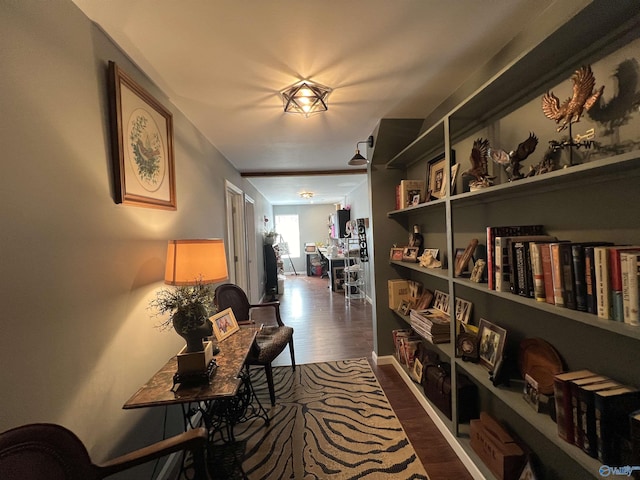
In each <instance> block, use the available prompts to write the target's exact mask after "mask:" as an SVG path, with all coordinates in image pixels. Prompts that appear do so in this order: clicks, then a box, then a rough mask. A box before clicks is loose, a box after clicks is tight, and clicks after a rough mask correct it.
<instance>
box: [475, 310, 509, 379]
mask: <svg viewBox="0 0 640 480" xmlns="http://www.w3.org/2000/svg"><path fill="white" fill-rule="evenodd" d="M506 338H507V331H506V330H505V329H504V328H501V327H498V326H497V325H494V324H493V323H491V322H489V321H487V320H485V319H484V318H481V319H480V325H478V342H479V343H478V357H479V358H480V363H481V364H482V365H484V366H485V367H487V368H488V369H489V371H493V370H494V368H495V367H496V364H497V363H498V362H499V360H501V359H502V351H503V349H504V343H505V340H506Z"/></svg>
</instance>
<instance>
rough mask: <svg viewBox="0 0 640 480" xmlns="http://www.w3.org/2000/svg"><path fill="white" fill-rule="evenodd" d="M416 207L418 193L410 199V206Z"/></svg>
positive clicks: (418, 198)
mask: <svg viewBox="0 0 640 480" xmlns="http://www.w3.org/2000/svg"><path fill="white" fill-rule="evenodd" d="M416 205H420V194H418V193H416V194H415V195H414V196H413V197H412V198H411V206H412V207H415V206H416Z"/></svg>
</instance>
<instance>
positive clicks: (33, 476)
mask: <svg viewBox="0 0 640 480" xmlns="http://www.w3.org/2000/svg"><path fill="white" fill-rule="evenodd" d="M206 441H207V431H206V429H204V428H197V429H193V430H189V431H188V432H185V433H182V434H180V435H176V436H175V437H171V438H168V439H166V440H162V441H160V442H158V443H155V444H153V445H150V446H148V447H144V448H141V449H139V450H136V451H134V452H131V453H128V454H126V455H123V456H121V457H118V458H115V459H113V460H110V461H108V462H105V463H103V464H100V465H96V464H94V463H93V462H92V461H91V458H89V453H88V452H87V449H86V448H85V446H84V444H83V443H82V441H81V440H80V439H79V438H78V437H77V436H76V435H75V434H74V433H73V432H71V431H70V430H67V429H66V428H65V427H62V426H60V425H55V424H51V423H32V424H28V425H23V426H20V427H16V428H13V429H11V430H7V431H6V432H4V433H1V434H0V478H2V480H99V479H102V478H105V477H108V476H110V475H114V474H116V473H118V472H121V471H123V470H127V469H129V468H131V467H135V466H137V465H141V464H143V463H146V462H149V461H151V460H156V459H158V458H161V457H164V456H165V455H168V454H170V453H173V452H179V451H183V450H187V451H190V452H191V453H192V455H193V459H194V470H195V472H194V475H195V476H194V478H195V479H198V480H206V479H207V478H209V477H208V476H207V471H206V465H205V458H204V452H205V444H206Z"/></svg>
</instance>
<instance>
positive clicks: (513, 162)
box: [508, 133, 538, 180]
mask: <svg viewBox="0 0 640 480" xmlns="http://www.w3.org/2000/svg"><path fill="white" fill-rule="evenodd" d="M537 146H538V137H536V136H535V135H534V134H533V133H529V137H528V138H527V139H526V140H525V141H524V142H522V143H520V144H519V145H518V148H516V150H515V151H513V152H509V160H510V164H509V167H508V170H510V171H511V178H510V179H511V180H518V179H520V178H523V177H524V175H523V174H522V173H520V168H521V166H520V162H523V161H524V160H525V159H526V158H527V157H528V156H529V155H531V154H532V153H533V152H534V151H535V149H536V147H537Z"/></svg>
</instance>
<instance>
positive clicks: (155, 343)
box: [0, 0, 270, 478]
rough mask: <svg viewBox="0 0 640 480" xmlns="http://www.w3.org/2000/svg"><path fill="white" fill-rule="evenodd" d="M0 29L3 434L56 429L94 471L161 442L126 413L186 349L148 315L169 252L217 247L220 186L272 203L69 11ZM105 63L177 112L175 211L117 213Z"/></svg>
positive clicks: (15, 19)
mask: <svg viewBox="0 0 640 480" xmlns="http://www.w3.org/2000/svg"><path fill="white" fill-rule="evenodd" d="M0 31H2V32H3V33H2V44H1V46H0V60H1V63H2V66H3V67H2V75H1V76H0V105H2V115H1V116H0V145H2V173H1V174H0V219H1V220H0V221H1V228H0V232H1V233H0V272H1V274H0V292H1V293H0V295H1V299H2V301H1V302H0V303H1V304H2V309H1V310H0V311H1V313H0V327H1V332H2V334H1V335H0V364H1V365H2V368H1V369H0V384H1V385H2V396H1V397H0V431H4V430H5V429H8V428H11V427H14V426H17V425H20V424H24V423H31V422H54V423H60V424H63V425H65V426H67V427H68V428H70V429H71V430H73V431H74V432H76V433H77V434H78V435H79V436H80V438H81V439H82V440H83V441H84V442H85V444H86V445H87V447H88V449H89V452H90V454H91V455H92V457H93V458H94V459H95V460H97V461H101V460H103V459H105V458H106V457H108V456H111V455H112V454H114V453H119V451H122V450H126V449H128V448H131V447H138V446H141V445H143V444H147V443H150V442H152V441H156V440H159V439H160V438H161V436H162V417H163V410H162V409H160V408H157V409H142V410H137V411H124V410H122V405H123V404H124V403H125V402H126V401H127V399H128V398H129V397H130V396H131V395H132V394H133V393H134V392H135V391H136V390H137V389H138V388H139V387H140V386H141V385H142V384H143V383H144V382H146V380H147V379H148V378H149V377H150V376H151V375H153V374H154V373H155V372H156V371H157V370H158V369H159V368H160V367H161V366H162V365H163V364H164V362H166V361H167V360H168V358H169V357H171V356H172V355H173V354H175V353H176V352H177V351H178V350H179V349H180V348H181V346H182V344H183V340H182V339H181V338H180V337H179V336H178V335H176V334H175V333H174V332H172V331H170V332H164V333H161V332H159V331H158V330H157V329H155V328H154V325H155V324H156V322H157V319H154V318H151V317H150V311H149V310H148V309H147V305H148V303H149V301H150V300H151V299H152V298H153V297H154V293H155V292H156V291H157V290H158V289H159V288H160V287H162V286H163V284H162V278H163V273H164V256H165V251H166V242H167V240H168V239H171V238H196V237H224V235H225V231H226V228H225V209H224V181H225V179H229V180H230V181H232V182H233V183H234V184H236V185H239V186H242V188H244V189H245V190H246V191H247V193H249V194H250V195H251V196H252V197H253V198H254V199H255V200H256V213H257V214H258V215H261V213H262V212H265V213H266V214H269V213H270V206H269V205H268V204H267V203H266V202H265V200H264V199H263V197H262V196H261V195H260V194H259V193H258V192H257V191H255V189H253V188H252V187H251V186H250V185H249V184H248V182H245V181H244V180H243V179H242V178H241V177H240V175H239V174H238V172H237V171H236V170H235V169H234V168H233V167H232V166H231V164H230V163H229V162H228V161H227V160H226V159H225V158H224V157H223V156H222V155H221V154H220V153H219V152H218V151H217V150H216V149H215V147H213V146H212V145H211V144H209V142H207V141H206V140H205V139H204V137H203V136H202V135H201V134H200V133H199V132H198V131H197V130H196V129H195V128H194V127H193V125H192V124H191V123H190V122H189V121H188V120H187V119H186V118H185V117H184V116H183V115H182V114H181V113H180V112H179V111H178V110H177V109H176V108H175V107H173V106H172V105H171V103H170V102H169V100H168V99H167V98H166V96H165V95H163V93H162V92H161V91H159V90H158V89H157V88H156V87H155V86H154V85H153V84H152V83H151V82H150V81H149V80H148V79H147V78H146V77H145V75H144V74H143V73H142V72H140V71H139V70H138V69H137V68H135V66H134V65H132V64H131V62H129V61H128V59H127V58H126V57H125V56H124V55H123V54H122V53H121V52H120V51H119V50H118V49H117V48H116V47H115V46H114V45H113V44H112V43H111V42H110V40H108V39H107V37H105V36H104V35H103V34H102V33H101V31H100V30H99V29H98V28H96V27H95V26H94V25H93V24H92V23H91V22H90V21H89V20H88V19H87V18H86V17H85V16H84V15H83V14H82V13H81V12H80V10H79V9H78V8H77V7H76V6H75V5H74V4H73V3H71V2H70V1H68V0H49V1H40V0H22V1H3V2H2V3H0ZM109 60H114V61H116V62H117V63H118V64H119V65H120V66H121V67H122V68H123V69H124V70H125V71H127V72H128V73H129V74H130V75H132V76H133V77H134V78H135V79H136V80H137V81H138V82H139V83H141V84H142V85H143V86H144V87H145V88H146V89H147V90H149V91H150V93H151V94H152V95H154V96H155V97H156V98H157V99H158V100H159V101H160V102H162V103H163V104H164V105H165V106H166V107H167V108H168V109H169V110H171V111H172V112H173V115H174V136H175V158H176V162H175V163H176V183H177V185H176V187H177V202H178V210H177V211H165V210H155V209H147V208H138V207H129V206H123V205H117V204H115V203H114V200H113V186H112V168H111V160H110V146H109V145H110V139H109V130H108V109H107V86H106V71H107V63H108V61H109ZM260 218H261V216H260ZM256 228H257V231H258V232H259V233H260V232H261V229H260V227H259V226H258V225H257V226H256ZM259 245H260V243H259ZM259 255H260V257H261V255H262V254H261V251H260V253H259ZM259 260H260V261H259V268H260V276H261V277H262V262H261V260H262V258H260V259H259ZM177 418H179V416H178V415H177V410H176V409H175V408H171V409H170V410H169V420H170V430H171V431H170V432H169V434H173V433H177V432H178V431H179V430H180V428H181V423H179V422H178V421H176V420H177ZM141 476H142V475H141ZM141 476H132V477H131V478H140V477H141ZM147 477H148V475H147Z"/></svg>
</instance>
